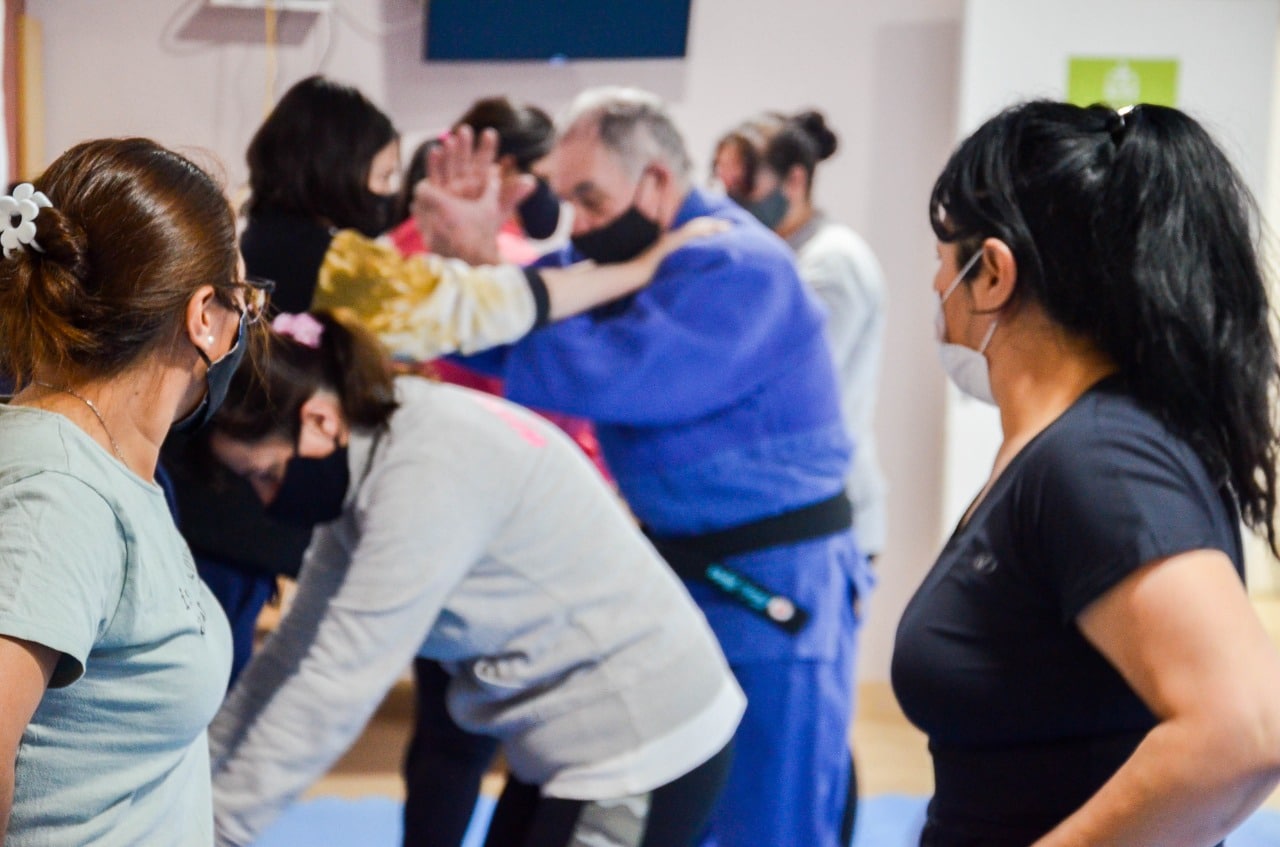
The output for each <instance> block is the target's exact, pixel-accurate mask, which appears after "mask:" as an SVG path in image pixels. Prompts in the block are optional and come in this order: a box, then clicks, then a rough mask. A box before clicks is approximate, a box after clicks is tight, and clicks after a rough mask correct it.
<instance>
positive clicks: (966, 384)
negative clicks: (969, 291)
mask: <svg viewBox="0 0 1280 847" xmlns="http://www.w3.org/2000/svg"><path fill="white" fill-rule="evenodd" d="M981 257H982V251H981V250H979V251H978V252H977V253H974V254H973V257H972V258H971V259H969V261H967V262H965V264H964V267H963V268H961V269H960V273H958V274H956V278H955V279H954V280H952V281H951V284H950V285H948V286H947V290H946V291H944V292H943V293H942V297H941V298H940V299H939V300H938V312H937V315H936V316H935V317H934V331H935V334H936V336H937V339H938V358H939V359H941V360H942V369H943V370H944V371H946V372H947V376H949V377H951V381H952V382H954V383H955V384H956V388H959V389H960V390H961V391H963V392H964V393H965V394H968V395H969V396H970V397H972V398H974V399H975V400H981V401H982V402H983V403H990V404H992V405H995V402H996V400H995V397H993V396H992V394H991V371H990V369H989V367H988V365H987V357H986V355H984V354H985V353H986V352H987V345H988V344H990V343H991V336H992V335H994V334H995V331H996V325H997V324H998V323H999V322H1000V321H999V320H998V319H997V320H994V321H992V322H991V328H990V329H988V330H987V334H986V335H985V336H983V338H982V344H981V345H979V347H978V349H977V350H974V349H973V348H972V347H965V346H964V345H963V344H952V343H950V342H948V341H947V340H946V339H947V324H946V319H945V318H944V317H943V315H942V304H943V303H946V302H947V298H948V297H950V296H951V292H953V291H955V290H956V287H957V286H958V285H960V281H961V280H963V279H964V275H965V274H967V273H968V272H969V270H970V269H971V268H972V267H973V266H974V265H975V264H977V262H978V259H980V258H981Z"/></svg>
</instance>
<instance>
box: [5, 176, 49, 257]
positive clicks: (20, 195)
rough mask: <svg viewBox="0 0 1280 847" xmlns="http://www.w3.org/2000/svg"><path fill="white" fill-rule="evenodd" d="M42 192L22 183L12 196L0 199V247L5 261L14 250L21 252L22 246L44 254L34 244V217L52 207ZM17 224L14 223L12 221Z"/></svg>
mask: <svg viewBox="0 0 1280 847" xmlns="http://www.w3.org/2000/svg"><path fill="white" fill-rule="evenodd" d="M52 206H53V204H52V203H50V202H49V198H48V197H45V196H44V192H41V191H36V187H35V186H34V185H32V184H31V183H29V182H24V183H22V184H21V185H19V186H17V187H15V188H14V189H13V194H11V195H9V196H6V197H0V247H3V248H4V257H5V258H6V259H7V258H9V256H10V255H12V253H13V251H14V250H21V249H22V246H23V245H24V244H29V245H31V247H32V249H34V250H36V251H37V252H39V253H43V252H44V248H42V247H41V246H40V245H39V244H37V243H36V215H38V214H40V210H41V209H47V208H50V207H52ZM15 219H16V220H17V221H18V222H17V223H14V220H15Z"/></svg>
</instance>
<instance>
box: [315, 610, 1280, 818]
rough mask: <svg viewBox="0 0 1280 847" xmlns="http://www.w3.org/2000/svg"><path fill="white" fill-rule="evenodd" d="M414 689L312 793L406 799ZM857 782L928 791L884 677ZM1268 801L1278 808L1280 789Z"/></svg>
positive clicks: (402, 693) (871, 698)
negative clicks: (402, 773)
mask: <svg viewBox="0 0 1280 847" xmlns="http://www.w3.org/2000/svg"><path fill="white" fill-rule="evenodd" d="M1255 606H1256V607H1257V609H1258V613H1259V616H1260V617H1261V618H1262V622H1263V624H1264V625H1265V626H1266V627H1267V630H1268V632H1270V633H1271V637H1272V639H1273V640H1274V641H1275V643H1276V644H1277V645H1280V597H1277V598H1268V599H1257V600H1255ZM412 712H413V693H412V689H411V687H410V683H409V682H408V681H407V678H406V680H404V681H402V683H401V684H399V685H397V686H396V688H395V689H394V690H393V691H392V692H391V693H390V695H388V697H387V701H386V702H385V703H384V704H383V706H382V708H381V709H379V710H378V713H377V715H376V716H375V718H374V720H373V721H372V722H371V723H370V724H369V727H368V728H367V729H366V730H365V733H364V735H363V736H361V738H360V740H359V741H358V742H357V743H356V744H355V746H354V747H353V748H352V749H351V751H350V752H348V753H347V755H346V756H344V757H343V758H342V760H341V761H339V762H338V763H337V765H335V767H334V769H333V770H332V771H331V772H330V774H329V775H328V776H327V777H325V778H324V779H323V780H322V781H321V782H320V783H318V784H317V785H316V786H315V787H314V788H313V789H312V790H311V792H310V794H309V796H318V795H337V796H343V797H360V796H365V795H369V794H379V795H384V796H389V797H395V798H398V799H402V798H403V796H404V790H403V787H402V785H401V783H400V777H399V767H400V761H401V757H402V756H403V750H404V744H405V741H406V739H407V736H408V732H409V727H410V724H411V721H412ZM853 739H854V750H855V751H856V753H855V755H856V757H857V761H858V779H859V787H860V789H861V791H862V793H863V795H864V796H874V795H877V794H912V795H927V794H930V793H931V792H932V790H933V776H932V772H931V769H930V767H929V756H928V752H927V751H926V749H925V738H924V735H922V734H921V733H920V732H919V731H918V730H917V729H915V727H913V726H911V724H909V723H908V722H907V720H906V718H904V717H903V715H902V712H901V710H900V709H899V708H898V705H897V702H896V701H895V700H894V698H893V694H892V692H891V691H890V690H889V686H888V685H887V684H886V683H864V684H863V685H861V686H860V687H859V691H858V711H857V718H856V720H855V721H854V730H853ZM500 786H501V776H499V775H496V774H495V775H491V776H490V777H489V778H488V780H487V784H486V786H485V790H486V791H491V792H494V793H496V792H497V791H498V790H499V788H500ZM1267 805H1268V806H1269V807H1271V808H1275V809H1280V789H1278V790H1277V791H1276V792H1275V793H1274V794H1272V795H1271V798H1270V800H1269V801H1268V802H1267Z"/></svg>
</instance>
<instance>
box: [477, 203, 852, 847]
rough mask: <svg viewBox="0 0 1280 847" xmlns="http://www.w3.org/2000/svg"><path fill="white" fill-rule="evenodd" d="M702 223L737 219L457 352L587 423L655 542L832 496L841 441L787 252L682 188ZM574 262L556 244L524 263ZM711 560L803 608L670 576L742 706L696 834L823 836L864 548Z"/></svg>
mask: <svg viewBox="0 0 1280 847" xmlns="http://www.w3.org/2000/svg"><path fill="white" fill-rule="evenodd" d="M703 215H714V216H716V217H719V218H724V219H727V220H730V221H732V222H733V223H734V224H735V225H734V226H733V227H732V228H731V229H730V230H729V231H727V232H725V233H722V234H718V235H715V236H711V237H709V238H706V239H702V240H699V241H695V242H693V243H691V244H689V245H688V246H686V247H684V248H682V249H681V250H679V251H677V252H676V253H674V254H672V255H671V256H670V257H668V258H667V260H666V261H665V262H663V264H662V266H661V267H660V268H659V269H658V272H657V274H656V275H655V277H654V280H653V282H652V283H651V284H650V285H649V286H648V287H646V288H644V289H643V290H641V291H640V292H639V293H637V294H635V295H633V296H632V297H630V298H628V299H626V300H624V301H621V302H619V303H615V304H610V305H609V306H605V307H603V308H601V309H598V310H596V311H595V312H592V313H590V314H587V315H582V316H579V317H576V318H573V319H570V320H567V321H563V322H561V323H558V324H555V325H552V326H549V327H546V328H543V329H540V330H537V331H535V332H533V333H531V334H530V335H529V336H527V337H526V338H524V339H522V340H521V341H519V342H517V343H516V344H514V345H511V346H508V347H505V348H499V349H497V350H493V351H489V352H487V353H483V354H480V355H477V356H471V357H466V358H464V359H461V361H464V362H465V363H466V364H467V365H468V366H470V367H474V368H477V369H478V370H482V371H485V372H488V373H492V374H494V375H496V376H501V377H503V378H504V379H505V380H506V393H507V396H508V397H510V399H512V400H514V401H516V402H518V403H522V404H525V405H528V406H532V407H535V408H545V409H554V410H556V411H562V412H565V413H568V414H571V415H577V416H580V417H584V418H588V419H590V420H592V421H594V422H595V424H596V432H597V436H598V438H599V440H600V445H601V448H602V450H603V452H604V456H605V459H606V461H607V462H608V465H609V469H610V470H611V471H612V472H613V475H614V477H615V479H616V480H617V483H618V487H619V489H620V490H621V492H622V494H623V496H624V497H625V498H626V500H627V503H628V504H629V505H630V507H631V509H632V511H633V512H634V513H635V515H636V516H637V517H638V518H639V519H640V520H641V521H643V522H644V524H645V525H646V526H647V527H648V529H649V530H650V531H652V532H654V533H655V534H657V535H659V536H662V535H688V534H693V533H706V532H711V531H714V530H718V529H722V528H725V527H730V526H736V525H739V524H743V523H747V522H750V521H753V520H756V519H759V518H763V517H767V516H770V515H776V514H780V513H783V512H788V511H791V510H794V509H796V508H799V507H801V506H804V505H807V504H810V503H814V502H817V501H820V500H823V499H826V498H829V497H831V496H833V495H835V494H837V493H838V492H839V491H840V490H841V489H842V487H843V486H844V480H845V478H846V476H847V471H848V467H849V462H850V459H851V453H852V447H851V445H850V444H849V441H848V437H847V435H846V430H845V427H844V425H843V423H842V421H841V418H840V405H839V401H838V389H837V386H836V378H835V374H834V372H833V366H832V362H831V356H830V353H829V352H828V350H827V347H826V343H825V341H824V338H823V333H822V324H823V315H822V311H821V306H819V305H818V304H817V302H816V301H815V300H814V299H813V298H812V297H811V296H810V295H809V293H808V291H807V289H806V288H805V286H804V285H803V284H802V283H801V281H800V279H799V277H798V276H797V273H796V270H795V266H794V264H793V260H792V256H791V252H790V250H789V248H788V247H787V246H786V244H785V243H784V242H782V241H781V240H780V239H779V238H777V237H776V236H775V235H774V234H773V233H772V232H770V231H768V230H767V229H765V228H764V227H763V226H761V225H760V224H759V223H758V222H757V221H756V220H755V219H754V218H752V217H751V216H750V215H748V214H747V213H745V212H744V211H743V210H742V209H741V208H739V207H738V206H737V205H735V204H734V203H732V202H731V201H729V200H726V199H722V198H717V197H713V196H710V195H707V194H704V193H703V192H701V191H698V190H696V189H695V190H693V191H691V192H690V194H689V195H688V196H687V197H686V199H685V201H684V203H683V204H682V206H681V208H680V211H679V212H678V214H677V216H676V218H675V225H676V226H678V225H680V224H682V223H684V222H685V221H688V220H690V219H692V218H694V217H698V216H703ZM581 258H582V257H581V256H580V255H578V254H577V253H576V252H575V251H574V250H573V249H572V247H566V248H565V249H564V250H562V251H560V252H557V253H553V254H551V255H549V256H547V257H544V258H543V259H542V260H540V264H542V265H547V266H560V265H565V264H570V263H573V262H575V261H578V260H580V259H581ZM584 529H585V530H586V531H589V528H584ZM726 564H729V565H730V566H732V567H733V568H735V569H737V570H738V571H740V572H742V573H744V574H746V575H747V576H749V577H751V578H752V579H754V580H755V581H756V582H758V583H760V584H762V585H764V586H767V587H769V588H771V589H773V590H774V591H775V592H776V593H779V594H783V595H786V596H788V597H790V598H791V599H792V600H794V601H795V602H796V603H798V604H799V605H800V606H802V607H805V608H806V609H807V610H808V611H809V613H810V615H811V618H810V619H809V621H808V623H807V624H806V626H805V627H804V629H802V630H801V631H800V632H799V633H798V634H794V635H793V634H788V633H786V632H784V631H782V630H781V629H778V628H777V627H775V626H773V625H771V624H770V623H769V622H768V621H766V620H764V619H762V618H761V617H758V616H757V615H755V614H753V613H751V612H750V611H748V610H747V609H746V608H744V607H742V606H740V605H739V604H737V603H735V602H734V601H732V600H731V599H728V598H725V597H723V596H722V595H720V594H717V593H716V592H715V591H713V590H712V589H711V588H710V587H709V586H707V585H704V584H701V583H700V582H690V583H687V585H688V588H689V591H690V593H691V594H692V595H693V597H694V599H695V600H696V601H697V603H698V605H699V606H700V607H701V608H702V610H703V612H704V613H705V614H706V617H707V620H708V621H709V622H710V624H711V627H712V629H713V630H714V631H715V633H716V635H717V636H718V637H719V639H720V645H721V647H722V648H723V649H724V652H725V655H726V657H727V658H728V660H729V663H730V665H731V667H732V668H733V671H734V673H735V674H737V677H738V681H739V683H740V684H741V685H742V688H743V690H744V691H745V692H746V694H747V699H748V707H747V713H746V716H745V717H744V719H743V723H742V726H741V727H740V729H739V731H738V734H737V745H736V748H737V749H736V754H735V761H734V765H733V770H732V773H731V775H730V778H729V784H728V787H727V788H726V791H725V794H724V797H723V799H722V801H721V803H720V806H719V808H718V810H717V812H716V814H715V817H714V818H713V822H712V826H711V830H710V833H709V835H708V838H707V840H706V841H705V842H704V843H705V844H706V845H708V847H787V845H795V846H796V847H834V845H836V844H838V843H839V837H838V833H839V828H840V822H841V818H842V815H843V813H844V809H845V805H846V798H847V791H848V786H849V779H850V760H849V754H848V748H847V737H848V731H849V722H850V720H851V716H852V713H853V697H854V688H853V676H854V656H855V652H856V646H857V643H856V638H857V632H858V628H859V621H858V619H857V617H856V613H855V600H856V599H857V597H858V596H859V594H860V593H862V592H864V591H866V590H867V588H868V587H869V584H870V577H869V572H868V570H867V565H866V562H865V558H864V557H863V555H862V554H861V552H860V551H859V549H858V546H857V543H856V541H855V539H854V536H853V533H852V531H851V530H850V531H845V532H842V533H838V534H836V535H832V536H827V537H825V538H820V539H817V540H812V541H807V542H802V543H799V544H793V545H789V546H782V547H775V548H770V549H767V550H761V551H757V552H753V553H748V554H745V555H742V556H738V557H735V558H732V559H730V560H728V561H727V562H726ZM601 578H602V579H607V578H608V575H607V574H602V575H601ZM654 694H655V696H661V692H654Z"/></svg>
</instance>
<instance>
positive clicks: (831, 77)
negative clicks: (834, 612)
mask: <svg viewBox="0 0 1280 847" xmlns="http://www.w3.org/2000/svg"><path fill="white" fill-rule="evenodd" d="M961 8H962V0H788V2H779V0H696V2H695V3H694V13H693V20H692V26H691V32H690V37H689V55H688V57H687V58H686V59H685V60H683V61H643V62H584V63H580V64H569V65H566V66H563V67H551V66H549V65H543V64H503V65H474V64H469V65H434V64H433V65H427V64H424V63H422V62H421V60H420V59H419V43H420V38H421V23H420V21H421V9H420V3H418V2H415V0H380V1H379V0H335V9H336V11H334V12H333V13H330V14H328V15H322V16H314V15H306V14H301V13H287V14H285V15H283V16H282V19H281V31H282V35H283V38H284V40H285V41H286V42H287V43H284V44H282V45H281V46H280V48H279V50H278V52H277V66H278V76H277V79H276V84H275V91H276V93H277V94H278V93H279V92H282V91H283V90H284V89H285V88H287V87H288V86H289V85H290V84H292V83H293V82H294V81H296V80H297V79H299V78H301V77H302V76H305V75H307V74H309V73H313V72H316V71H322V72H324V73H328V74H331V75H333V76H336V77H340V78H342V79H344V80H346V81H349V82H352V83H354V84H356V85H359V86H360V87H361V88H363V89H364V90H365V91H366V92H367V93H368V94H369V95H370V96H371V97H373V98H374V99H375V100H376V101H378V102H379V103H381V104H383V105H384V106H385V107H386V109H387V111H388V112H389V113H390V114H391V115H392V116H393V117H394V119H395V120H396V122H397V124H398V125H399V126H400V128H401V130H402V131H403V132H404V133H405V135H406V137H407V140H408V138H410V137H413V138H416V137H419V136H421V135H423V134H425V133H427V132H429V131H434V130H436V129H439V128H442V127H444V126H447V125H448V124H449V123H450V122H452V121H453V119H454V118H456V117H457V116H458V115H460V114H461V113H462V112H463V111H464V110H465V109H466V107H467V106H468V105H469V104H470V102H471V101H472V100H474V99H475V98H477V97H480V96H484V95H488V94H494V93H507V94H510V95H512V96H514V97H517V98H521V99H526V100H529V101H531V102H534V103H537V104H539V105H542V106H543V107H544V108H547V109H548V110H550V111H552V112H554V111H557V110H559V109H560V108H561V107H562V106H564V105H565V104H566V103H567V102H568V100H569V99H570V98H571V97H572V96H573V95H574V94H575V93H576V92H577V91H578V90H580V89H581V88H583V87H586V86H589V85H597V84H604V83H625V84H630V85H638V86H641V87H644V88H648V89H651V90H653V91H656V92H658V93H659V94H661V95H663V96H664V97H666V98H667V99H668V100H669V101H670V103H671V105H672V110H673V112H674V114H675V116H676V118H677V120H678V121H679V122H680V124H681V125H682V126H683V127H684V130H685V132H686V136H687V139H688V142H689V146H690V149H691V151H692V153H693V154H694V156H695V159H696V161H697V164H698V167H699V168H700V173H705V172H706V166H707V162H708V160H709V158H710V154H711V146H712V144H713V143H714V141H715V139H716V138H717V137H718V135H719V134H720V133H722V132H723V131H724V130H726V129H727V128H728V127H730V126H731V125H733V124H734V123H736V122H737V121H738V120H740V119H741V118H743V117H745V116H747V115H749V114H751V113H754V112H756V111H758V110H760V109H763V108H775V109H796V108H799V107H804V106H815V107H818V108H820V109H822V110H824V111H825V112H826V114H827V116H828V119H829V121H830V123H831V124H832V125H833V126H834V127H835V128H836V129H837V130H838V131H839V132H840V133H841V143H842V149H841V152H840V153H838V154H837V156H836V158H835V159H833V160H832V161H830V162H828V163H826V164H825V165H824V166H823V168H822V169H821V170H820V171H819V180H818V188H817V193H818V200H819V202H820V203H821V204H822V205H824V206H825V207H826V208H827V209H828V210H829V211H830V212H831V213H832V214H833V215H835V216H836V217H838V218H840V219H843V220H845V221H847V222H848V223H850V224H851V225H853V226H854V227H855V228H856V229H858V230H860V231H861V232H862V234H863V235H864V236H865V237H866V238H867V240H868V241H869V242H870V244H871V245H872V246H873V247H874V248H875V249H876V251H877V253H878V254H879V256H880V259H881V261H882V262H883V264H884V266H885V270H886V272H887V274H888V277H889V282H890V289H891V293H890V296H891V307H890V315H889V326H888V332H887V340H886V345H887V349H886V351H885V375H884V388H883V390H882V396H881V402H880V408H879V413H878V416H877V425H878V428H879V432H880V444H881V449H882V450H883V452H884V455H883V461H884V465H885V468H886V470H887V473H888V476H889V481H890V484H891V486H892V487H891V492H890V529H889V540H888V545H887V547H886V549H885V552H884V554H883V556H882V557H881V561H880V564H879V572H880V576H881V586H880V589H879V592H878V594H877V595H876V597H875V599H874V602H873V603H871V604H870V611H869V623H868V628H867V630H866V636H865V640H864V649H863V677H864V678H881V679H882V678H884V677H885V676H886V675H887V669H888V661H889V650H890V647H891V645H892V638H893V631H894V628H895V626H896V623H897V619H898V616H899V614H900V612H901V609H902V606H903V604H904V603H905V601H906V599H907V597H908V596H909V595H910V593H911V591H912V590H913V589H914V587H915V585H916V584H917V583H918V581H919V580H920V578H921V577H922V576H923V574H924V571H925V570H926V569H927V567H928V565H929V564H930V563H931V561H932V558H933V554H934V553H935V550H936V546H937V542H938V535H937V527H938V524H939V517H940V502H941V495H940V468H941V466H942V452H941V450H942V446H941V445H942V416H943V391H942V387H943V377H942V375H941V372H940V370H939V368H938V366H937V363H936V357H935V353H934V343H933V337H932V317H933V309H934V307H935V301H936V298H935V297H934V296H933V295H932V293H931V291H930V288H929V282H930V280H931V279H932V274H933V269H934V261H935V260H934V251H933V241H932V236H931V234H930V231H929V228H928V225H927V218H926V214H925V211H926V210H925V205H926V201H927V197H928V191H929V187H930V185H931V184H932V181H933V177H934V176H935V175H936V173H937V171H938V170H939V169H940V168H941V166H942V164H943V162H944V161H945V158H946V155H947V153H948V152H949V150H950V148H951V146H952V143H953V140H954V138H955V127H956V125H957V111H956V103H957V98H958V93H957V84H956V80H957V75H958V70H959V44H960V30H961ZM28 11H29V13H30V14H31V15H33V16H35V17H37V18H39V19H40V20H41V22H42V23H43V26H44V33H45V39H46V50H45V56H46V57H47V66H46V68H45V93H46V98H47V104H46V105H47V119H46V121H47V123H46V139H47V144H48V151H47V152H48V154H49V155H50V156H52V155H54V154H56V152H57V151H59V150H62V149H64V148H65V147H67V146H68V145H70V144H71V143H73V142H75V141H77V140H80V139H82V138H86V137H93V136H101V135H118V134H123V133H141V134H146V135H151V136H154V137H156V138H157V139H159V140H161V141H162V142H165V143H168V144H171V145H178V146H186V145H199V146H203V147H207V148H209V149H211V150H212V151H214V152H215V153H216V154H217V155H219V156H220V157H221V158H222V159H223V161H224V162H225V163H226V167H227V170H228V174H229V177H230V180H231V182H232V184H233V185H234V184H238V183H239V182H242V181H243V179H244V165H243V161H242V160H243V150H244V147H245V145H246V144H247V142H248V140H249V137H250V135H251V134H252V132H253V130H254V128H255V127H256V125H257V123H258V122H259V121H260V120H261V118H262V115H263V110H264V89H265V84H266V82H265V74H266V67H267V63H266V61H265V50H264V47H263V39H262V34H261V33H262V19H261V16H260V15H254V14H252V13H246V12H240V11H234V10H213V9H208V8H204V7H203V4H202V2H201V0H186V1H185V2H184V0H112V2H110V3H104V2H101V0H28Z"/></svg>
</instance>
